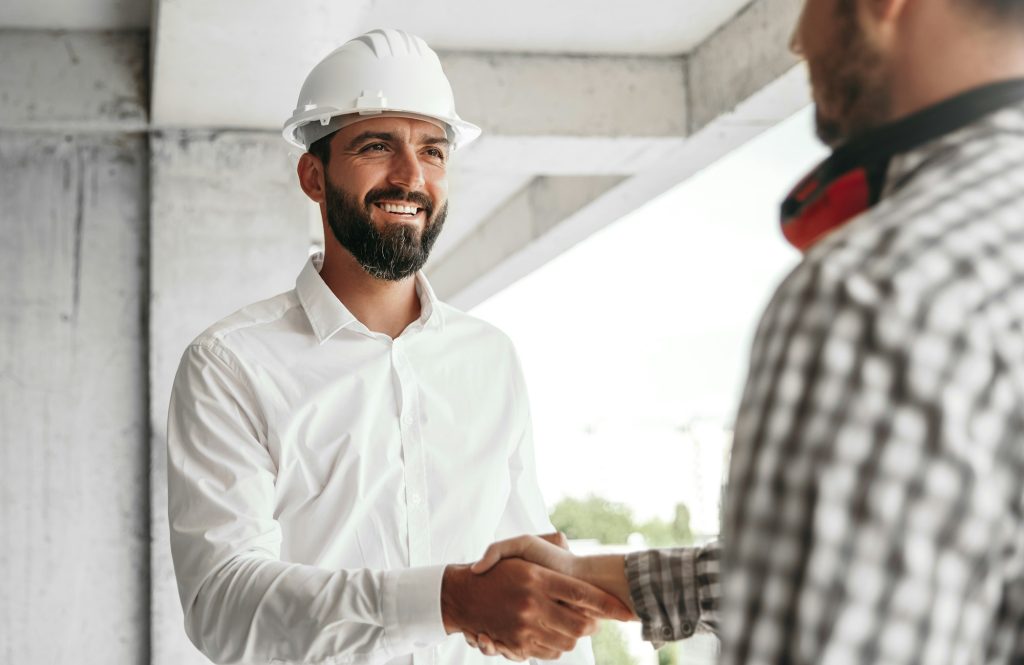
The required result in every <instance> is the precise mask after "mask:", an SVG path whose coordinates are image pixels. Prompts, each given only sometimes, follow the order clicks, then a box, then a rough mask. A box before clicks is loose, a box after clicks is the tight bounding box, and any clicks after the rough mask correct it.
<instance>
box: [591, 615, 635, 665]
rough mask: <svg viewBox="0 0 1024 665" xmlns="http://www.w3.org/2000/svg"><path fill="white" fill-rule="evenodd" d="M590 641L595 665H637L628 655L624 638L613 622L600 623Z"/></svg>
mask: <svg viewBox="0 0 1024 665" xmlns="http://www.w3.org/2000/svg"><path fill="white" fill-rule="evenodd" d="M591 640H593V645H594V663H595V665H639V663H638V662H637V660H636V658H634V657H633V654H631V653H629V644H628V643H627V642H626V636H625V635H623V634H622V631H621V630H620V629H619V627H618V626H616V625H615V622H614V621H602V622H601V627H600V628H599V629H598V631H597V632H596V633H594V636H593V637H592V638H591Z"/></svg>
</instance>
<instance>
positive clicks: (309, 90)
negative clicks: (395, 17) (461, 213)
mask: <svg viewBox="0 0 1024 665" xmlns="http://www.w3.org/2000/svg"><path fill="white" fill-rule="evenodd" d="M382 113H394V114H405V115H409V116H412V117H423V118H426V119H430V120H434V121H437V122H439V123H440V124H441V125H442V126H443V127H445V129H446V131H447V133H448V135H449V139H450V140H451V141H452V147H453V148H458V147H460V146H463V145H466V144H467V143H469V142H470V141H472V140H473V139H475V138H476V137H477V136H479V135H480V128H479V127H477V126H476V125H473V124H471V123H468V122H466V121H464V120H462V119H461V118H460V117H459V115H458V114H457V113H456V112H455V98H454V96H453V94H452V89H451V84H450V83H449V82H448V78H447V77H446V76H445V74H444V71H443V70H442V68H441V61H440V59H439V58H438V57H437V54H436V53H434V51H433V49H431V48H430V46H428V45H427V43H426V42H425V41H423V40H422V39H421V38H419V37H417V36H415V35H411V34H409V33H407V32H403V31H401V30H395V29H390V28H386V29H378V30H371V31H370V32H367V33H366V34H363V35H360V36H358V37H356V38H354V39H351V40H349V41H347V42H345V43H344V44H342V45H341V46H340V47H338V48H337V49H335V50H334V51H332V52H331V53H329V54H328V55H327V56H326V57H325V58H324V59H323V60H321V61H320V62H319V63H318V64H317V65H316V66H315V67H313V69H312V70H311V71H310V73H309V75H308V76H307V77H306V81H305V82H304V83H303V85H302V90H301V91H300V92H299V99H298V103H297V104H296V108H295V110H294V111H293V113H292V117H291V118H289V119H288V122H286V123H285V125H284V128H283V134H284V138H285V140H286V141H288V142H289V143H291V144H292V145H294V146H296V147H299V148H308V147H309V145H310V144H311V143H312V142H313V141H315V140H317V139H319V138H322V137H323V136H326V135H327V134H330V133H331V132H333V131H336V129H332V127H336V126H339V123H336V122H333V119H334V118H337V117H338V116H345V115H353V114H358V115H360V116H374V115H380V114H382ZM344 124H350V121H347V122H344V123H341V125H344Z"/></svg>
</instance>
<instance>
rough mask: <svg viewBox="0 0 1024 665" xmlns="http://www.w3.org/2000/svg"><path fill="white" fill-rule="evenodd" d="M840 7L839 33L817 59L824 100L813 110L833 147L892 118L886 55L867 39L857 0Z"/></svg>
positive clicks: (823, 135)
mask: <svg viewBox="0 0 1024 665" xmlns="http://www.w3.org/2000/svg"><path fill="white" fill-rule="evenodd" d="M841 7H845V8H840V9H838V10H837V11H838V15H837V19H838V20H839V21H841V23H842V25H841V26H840V29H839V34H840V35H841V37H840V39H839V41H838V43H837V44H836V46H835V48H834V49H833V50H832V51H830V52H829V53H827V54H825V55H824V56H822V57H821V58H820V60H819V61H818V62H816V63H815V65H816V68H817V69H818V71H819V75H820V80H819V81H818V85H819V86H820V88H821V90H820V97H821V101H822V102H823V104H819V106H818V107H817V108H816V109H815V125H816V129H817V134H818V138H819V139H821V141H822V142H823V143H825V144H826V145H828V146H830V147H833V148H835V147H836V146H838V145H839V144H841V143H844V142H846V141H849V140H850V139H853V138H856V137H857V136H859V135H861V134H863V133H865V132H867V131H869V130H871V129H874V128H876V127H878V126H879V125H882V124H884V123H886V122H888V121H889V120H890V115H891V111H892V94H891V92H890V89H889V81H888V78H887V70H886V67H885V60H884V57H883V56H882V54H881V53H879V52H878V50H877V49H876V48H875V47H874V46H873V45H872V44H871V43H869V41H868V40H867V38H866V37H865V34H864V31H863V28H862V27H861V26H860V24H859V23H858V20H857V16H856V10H855V8H854V5H853V3H849V4H848V5H842V4H841ZM823 105H824V106H826V107H827V108H828V109H829V115H826V114H825V113H823V112H822V109H821V106H823Z"/></svg>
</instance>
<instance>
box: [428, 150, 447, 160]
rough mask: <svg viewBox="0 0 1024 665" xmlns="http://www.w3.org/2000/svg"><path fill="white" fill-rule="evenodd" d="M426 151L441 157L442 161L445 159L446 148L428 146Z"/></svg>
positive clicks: (438, 157)
mask: <svg viewBox="0 0 1024 665" xmlns="http://www.w3.org/2000/svg"><path fill="white" fill-rule="evenodd" d="M426 153H427V155H429V156H431V157H433V158H434V159H439V160H441V161H442V162H443V161H444V159H445V154H444V150H441V149H440V148H427V149H426Z"/></svg>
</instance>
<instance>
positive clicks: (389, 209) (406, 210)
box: [380, 203, 419, 215]
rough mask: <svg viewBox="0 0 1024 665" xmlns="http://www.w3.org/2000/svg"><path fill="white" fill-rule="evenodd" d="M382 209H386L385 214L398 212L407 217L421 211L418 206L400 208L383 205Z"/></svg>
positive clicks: (392, 204)
mask: <svg viewBox="0 0 1024 665" xmlns="http://www.w3.org/2000/svg"><path fill="white" fill-rule="evenodd" d="M380 207H381V208H384V212H396V213H402V214H405V215H415V214H416V211H417V210H419V208H417V207H416V206H400V205H395V204H394V203H381V204H380Z"/></svg>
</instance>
